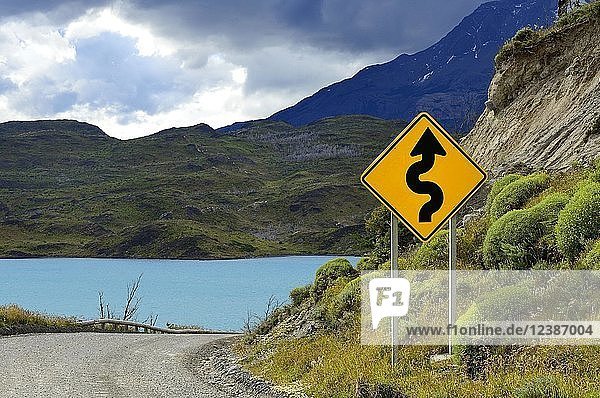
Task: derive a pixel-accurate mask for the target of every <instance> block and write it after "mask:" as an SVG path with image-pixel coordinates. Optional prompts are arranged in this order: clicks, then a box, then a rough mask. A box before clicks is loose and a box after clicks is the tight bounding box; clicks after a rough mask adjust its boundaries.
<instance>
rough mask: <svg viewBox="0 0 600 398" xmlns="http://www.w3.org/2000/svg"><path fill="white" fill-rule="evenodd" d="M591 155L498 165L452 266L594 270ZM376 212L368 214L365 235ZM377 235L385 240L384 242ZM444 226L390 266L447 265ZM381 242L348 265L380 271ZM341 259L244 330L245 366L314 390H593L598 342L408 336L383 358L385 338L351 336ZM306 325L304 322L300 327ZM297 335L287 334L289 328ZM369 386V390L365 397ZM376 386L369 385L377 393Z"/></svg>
mask: <svg viewBox="0 0 600 398" xmlns="http://www.w3.org/2000/svg"><path fill="white" fill-rule="evenodd" d="M598 203H600V162H599V163H598V166H597V167H596V168H583V167H580V168H575V169H573V170H572V171H570V172H568V173H561V174H552V175H548V174H546V173H535V174H532V175H508V176H505V177H503V178H501V179H499V180H497V181H495V183H494V184H493V187H492V189H491V192H490V194H489V196H488V202H487V205H486V210H485V213H483V214H482V215H481V216H479V217H477V218H473V219H471V220H470V221H469V222H467V224H466V225H465V226H464V227H463V228H459V230H458V254H459V261H458V267H459V268H460V269H498V268H499V269H593V270H598V269H600V207H599V206H598ZM387 214H388V213H387V212H386V211H382V210H377V211H375V212H373V213H372V215H371V218H370V219H369V222H368V225H369V226H370V228H369V231H371V232H372V236H371V238H372V239H374V241H378V239H377V237H382V236H384V235H385V232H386V229H387V228H389V227H388V226H387V225H386V223H385V220H386V218H387ZM386 242H387V240H386ZM447 250H448V246H447V231H441V232H440V233H438V235H437V236H436V237H435V238H434V239H432V240H431V241H430V242H429V243H426V244H411V243H410V242H408V241H407V244H405V245H404V246H403V253H402V254H401V256H400V259H399V268H401V269H444V268H447ZM385 260H386V255H385V254H382V250H381V247H379V248H378V249H377V250H374V251H373V252H372V253H371V254H370V255H369V256H367V257H365V258H364V259H363V260H361V262H359V264H358V268H359V269H362V270H365V269H366V270H369V269H378V268H379V269H389V262H385ZM357 275H358V272H357V270H355V269H353V268H352V266H351V265H350V264H349V263H348V262H347V261H346V260H343V259H338V260H333V261H331V262H329V263H327V264H325V265H323V266H322V267H321V268H320V269H319V270H318V271H317V274H316V276H315V281H314V283H313V284H312V285H310V286H306V287H302V288H298V289H295V290H294V291H292V293H291V295H290V297H291V303H290V304H289V305H287V306H285V307H282V308H280V309H278V310H277V311H275V312H274V313H273V314H272V315H271V316H270V317H269V318H268V319H267V320H266V321H265V322H263V323H262V324H261V325H260V326H259V327H257V328H256V329H255V330H254V331H253V332H252V333H250V334H248V336H247V340H246V342H245V344H242V345H240V347H239V349H240V352H241V353H242V355H243V356H244V357H245V362H246V366H247V368H248V369H250V370H251V371H253V372H255V373H257V374H259V375H261V376H263V377H266V378H267V379H269V380H272V381H273V382H275V383H279V384H282V385H286V386H288V388H292V389H297V390H303V391H305V392H307V393H309V394H310V395H311V396H314V397H354V396H356V395H355V393H356V389H357V386H359V387H360V389H362V390H364V391H367V392H366V393H365V394H366V395H363V396H365V397H370V396H373V397H375V396H382V397H473V396H477V397H598V396H599V394H600V347H596V346H577V347H563V346H529V347H524V346H496V347H489V346H488V347H467V348H466V349H463V350H462V351H460V354H459V355H458V356H457V357H456V358H455V359H454V360H453V361H450V362H440V363H432V362H431V361H430V357H431V356H432V355H434V354H439V353H444V351H445V349H446V347H437V346H431V347H427V346H421V347H419V346H407V347H403V348H402V349H401V351H400V360H399V363H398V366H397V367H395V368H394V369H392V368H391V366H390V364H389V361H390V352H389V347H376V346H361V345H360V339H359V333H360V325H359V317H360V284H359V283H358V281H359V279H358V277H357ZM309 325H310V326H309ZM290 336H296V337H290ZM369 394H371V395H369ZM377 394H379V395H377Z"/></svg>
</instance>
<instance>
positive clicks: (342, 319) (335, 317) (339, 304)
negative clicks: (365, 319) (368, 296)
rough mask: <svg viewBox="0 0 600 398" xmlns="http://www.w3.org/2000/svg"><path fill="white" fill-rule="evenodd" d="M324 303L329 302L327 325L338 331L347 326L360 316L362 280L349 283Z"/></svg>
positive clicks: (326, 316)
mask: <svg viewBox="0 0 600 398" xmlns="http://www.w3.org/2000/svg"><path fill="white" fill-rule="evenodd" d="M340 281H341V279H340ZM324 301H328V303H327V305H326V308H325V312H326V314H325V319H326V321H327V322H326V323H327V324H328V325H330V327H332V328H338V329H339V328H340V327H343V326H347V323H349V322H350V321H351V320H353V319H357V317H358V316H359V315H360V303H361V278H360V277H358V278H354V279H353V280H351V281H349V282H348V283H346V284H345V285H344V287H343V288H342V289H341V291H339V292H338V293H337V294H336V295H335V296H334V297H332V299H331V300H324Z"/></svg>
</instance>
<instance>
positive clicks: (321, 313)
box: [316, 276, 360, 330]
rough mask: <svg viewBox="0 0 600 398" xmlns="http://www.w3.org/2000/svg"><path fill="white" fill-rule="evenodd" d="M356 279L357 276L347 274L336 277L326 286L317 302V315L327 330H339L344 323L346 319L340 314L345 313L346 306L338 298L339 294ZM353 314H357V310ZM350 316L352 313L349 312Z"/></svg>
mask: <svg viewBox="0 0 600 398" xmlns="http://www.w3.org/2000/svg"><path fill="white" fill-rule="evenodd" d="M356 279H358V278H354V279H352V278H351V277H348V276H343V277H340V278H338V279H336V280H335V281H334V282H332V284H331V285H329V286H328V287H327V289H326V290H325V292H323V294H322V296H321V298H320V299H319V301H318V302H317V305H316V311H317V312H316V313H317V317H318V318H319V319H320V320H321V321H322V322H323V324H324V325H325V326H326V327H327V328H328V329H329V330H339V329H340V328H341V326H343V324H344V323H345V321H346V319H342V318H343V317H342V316H343V315H344V314H345V312H346V308H345V305H344V303H343V302H342V301H341V300H340V295H341V294H342V292H343V291H344V288H345V287H346V286H347V285H348V284H349V283H350V282H352V281H353V280H356ZM359 289H360V287H359ZM354 315H358V312H356V313H355V314H354ZM350 318H352V314H350Z"/></svg>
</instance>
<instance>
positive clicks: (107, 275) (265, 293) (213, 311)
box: [0, 256, 358, 330]
mask: <svg viewBox="0 0 600 398" xmlns="http://www.w3.org/2000/svg"><path fill="white" fill-rule="evenodd" d="M332 258H335V257H333V256H291V257H268V258H253V259H239V260H131V259H87V258H86V259H77V258H68V259H65V258H42V259H15V260H12V259H3V260H0V304H9V303H15V304H18V305H20V306H22V307H24V308H27V309H30V310H35V311H39V312H44V313H48V314H56V315H67V316H75V317H77V318H79V319H92V318H97V317H98V292H99V291H102V292H103V293H104V301H105V302H108V303H110V305H111V308H112V309H114V310H115V311H116V312H117V314H122V311H123V306H124V304H125V298H126V294H127V284H128V283H131V281H132V280H134V279H136V278H137V277H138V276H139V275H140V274H143V276H142V281H141V285H140V297H141V298H142V302H141V305H140V310H139V313H138V316H137V319H138V320H140V321H143V320H144V319H146V317H147V316H148V315H150V314H151V313H152V314H155V315H156V314H158V322H157V325H165V323H166V322H169V323H177V324H185V325H199V326H202V327H206V328H210V329H221V330H240V329H241V328H242V326H243V324H244V320H245V319H246V317H247V314H248V311H250V312H251V313H261V312H263V311H264V309H265V308H266V305H267V302H268V300H269V297H271V296H275V297H276V299H277V300H279V301H280V302H283V301H286V300H288V299H289V298H288V295H289V292H290V290H291V289H293V288H294V287H297V286H302V285H306V284H308V283H311V282H312V280H313V278H314V273H315V271H316V270H317V268H318V267H319V266H320V265H321V264H323V263H324V262H326V261H328V260H330V259H332ZM347 258H348V260H350V262H351V263H352V264H354V265H355V264H356V262H357V261H358V258H356V257H347Z"/></svg>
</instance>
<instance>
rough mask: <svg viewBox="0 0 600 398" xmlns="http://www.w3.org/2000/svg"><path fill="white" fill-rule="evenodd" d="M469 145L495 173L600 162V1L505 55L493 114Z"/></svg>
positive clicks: (490, 108) (524, 35)
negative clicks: (520, 166)
mask: <svg viewBox="0 0 600 398" xmlns="http://www.w3.org/2000/svg"><path fill="white" fill-rule="evenodd" d="M463 143H464V145H465V147H466V148H467V149H468V151H469V152H470V153H472V154H473V156H474V158H475V159H476V160H477V161H479V162H480V163H481V164H482V165H483V166H484V167H486V168H487V169H488V170H490V171H491V173H492V174H500V173H502V172H503V171H505V170H507V169H508V168H512V167H514V166H515V165H519V164H523V165H526V166H529V167H530V168H533V169H549V170H563V169H567V168H569V167H570V166H571V165H572V164H574V163H577V162H582V161H583V162H586V163H587V162H589V161H592V160H593V159H595V158H597V157H598V156H599V155H600V154H599V151H600V2H594V3H591V4H589V5H587V6H584V7H582V8H581V9H580V10H578V11H576V12H574V13H573V14H572V15H568V16H567V17H566V18H565V17H563V19H562V20H560V21H558V22H557V24H555V25H554V26H553V27H551V28H550V29H547V30H544V31H533V30H523V31H520V32H519V33H517V35H516V36H515V37H514V38H513V39H512V40H511V41H510V42H509V43H507V44H506V45H505V47H504V48H503V49H501V51H500V52H499V54H498V56H497V57H496V74H495V76H494V78H493V79H492V82H491V84H490V87H489V91H488V101H487V102H486V109H485V110H484V112H483V114H482V115H481V116H480V117H479V119H478V121H477V123H476V125H475V127H474V128H473V130H472V131H471V132H470V133H469V134H468V135H467V136H466V137H465V139H464V140H463Z"/></svg>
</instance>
